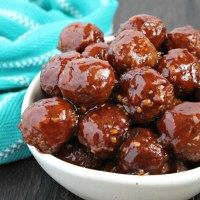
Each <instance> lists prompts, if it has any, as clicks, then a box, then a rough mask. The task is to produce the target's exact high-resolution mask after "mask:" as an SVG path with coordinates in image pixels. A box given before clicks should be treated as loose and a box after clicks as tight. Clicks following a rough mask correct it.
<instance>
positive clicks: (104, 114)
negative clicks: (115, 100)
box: [78, 105, 129, 159]
mask: <svg viewBox="0 0 200 200" xmlns="http://www.w3.org/2000/svg"><path fill="white" fill-rule="evenodd" d="M128 127H129V123H128V119H127V116H126V113H125V111H124V110H123V109H122V108H120V107H118V106H111V105H104V106H99V107H97V108H94V109H92V110H90V111H89V112H87V113H86V115H85V116H84V117H83V118H82V120H81V121H80V123H79V132H78V139H79V141H80V143H81V144H83V145H84V146H86V147H87V148H88V149H90V151H91V152H92V153H93V154H94V155H95V156H96V157H99V158H102V159H106V158H111V157H113V156H114V153H115V151H116V150H117V148H118V147H119V145H120V144H121V141H122V138H123V134H124V133H125V132H126V131H127V130H128Z"/></svg>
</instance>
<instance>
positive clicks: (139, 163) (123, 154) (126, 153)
mask: <svg viewBox="0 0 200 200" xmlns="http://www.w3.org/2000/svg"><path fill="white" fill-rule="evenodd" d="M118 163H119V164H118V165H119V169H120V171H121V172H123V173H130V174H138V175H144V174H165V173H167V172H168V170H169V164H168V154H167V152H166V151H165V150H164V148H163V147H162V145H161V144H159V143H158V142H157V137H156V136H155V135H154V134H153V133H152V132H151V130H150V129H145V128H136V129H133V130H131V136H130V137H129V138H128V139H127V140H126V141H125V142H124V143H123V144H122V146H121V147H120V151H119V162H118Z"/></svg>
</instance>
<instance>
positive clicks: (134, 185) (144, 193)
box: [22, 37, 200, 200]
mask: <svg viewBox="0 0 200 200" xmlns="http://www.w3.org/2000/svg"><path fill="white" fill-rule="evenodd" d="M111 39H112V37H110V38H107V41H109V40H111ZM39 77H40V74H38V75H37V76H36V77H35V78H34V80H33V81H32V83H31V84H30V86H29V88H28V90H27V92H26V94H25V97H24V101H23V104H22V113H23V111H24V110H25V109H26V108H27V107H28V106H29V105H31V104H32V103H33V102H35V101H37V100H39V99H41V97H42V92H41V89H40V78H39ZM28 147H29V149H30V151H31V152H32V154H33V156H34V157H35V159H36V160H37V161H38V163H39V164H40V165H41V167H42V168H43V169H44V170H45V171H46V172H47V173H48V174H49V175H50V176H51V177H52V178H53V179H54V180H56V181H57V182H58V183H59V184H61V185H62V186H63V187H65V188H66V189H68V190H69V191H71V192H73V193H74V194H76V195H78V196H79V197H81V198H83V199H88V200H184V199H185V200H187V199H189V198H191V197H193V196H195V195H196V194H198V193H199V192H200V167H198V168H196V169H192V170H188V171H185V172H180V173H174V174H166V175H149V176H137V175H124V174H114V173H109V172H103V171H97V170H92V169H86V168H83V167H79V166H76V165H73V164H70V163H67V162H64V161H62V160H60V159H58V158H56V157H54V156H52V155H50V154H43V153H40V152H39V151H38V150H37V149H36V148H35V147H33V146H30V145H28Z"/></svg>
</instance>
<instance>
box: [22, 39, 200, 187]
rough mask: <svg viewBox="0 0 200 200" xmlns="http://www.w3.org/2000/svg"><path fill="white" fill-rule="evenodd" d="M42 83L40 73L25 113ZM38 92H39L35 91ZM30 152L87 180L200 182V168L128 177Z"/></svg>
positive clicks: (30, 90) (150, 183) (157, 183)
mask: <svg viewBox="0 0 200 200" xmlns="http://www.w3.org/2000/svg"><path fill="white" fill-rule="evenodd" d="M112 39H113V37H109V38H108V39H107V41H108V40H112ZM39 81H40V73H38V74H37V76H36V77H35V78H34V79H33V81H32V82H31V84H30V86H29V87H28V89H27V91H26V94H25V96H24V101H23V104H22V110H21V112H22V113H23V112H24V110H25V109H26V108H27V107H28V106H29V105H30V104H32V99H33V96H34V95H35V93H33V91H34V89H35V86H36V85H37V84H38V82H39ZM35 92H37V91H35ZM28 147H29V149H30V151H31V152H32V153H33V155H35V156H36V157H38V158H40V159H41V160H42V161H44V162H46V163H49V164H50V165H52V166H53V167H54V168H57V169H59V170H60V169H62V170H63V169H64V170H65V171H67V172H68V173H71V174H74V175H76V176H82V177H87V179H98V180H102V181H105V180H106V181H107V182H111V183H113V182H116V183H120V184H126V185H127V184H130V185H133V184H137V185H140V186H141V185H143V186H144V185H145V186H157V187H158V188H159V187H166V184H169V183H170V184H171V185H177V184H180V183H181V184H182V185H184V184H188V182H194V179H196V181H198V180H199V179H200V167H197V168H195V169H191V170H188V171H184V172H179V173H173V174H164V175H148V176H138V175H126V174H116V173H110V172H104V171H99V170H93V169H87V168H84V167H79V166H76V165H73V164H70V163H67V162H65V161H62V160H60V159H58V158H56V157H54V156H53V155H50V154H44V153H41V152H39V151H38V150H37V149H36V148H35V147H33V146H30V145H28Z"/></svg>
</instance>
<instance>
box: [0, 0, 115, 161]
mask: <svg viewBox="0 0 200 200" xmlns="http://www.w3.org/2000/svg"><path fill="white" fill-rule="evenodd" d="M117 5H118V2H117V0H7V1H0V164H4V163H9V162H12V161H15V160H19V159H23V158H26V157H28V156H30V155H31V154H30V152H29V150H28V148H27V146H26V145H25V144H24V142H23V139H22V136H21V133H20V132H19V130H18V128H17V126H18V123H19V121H20V110H21V105H22V101H23V97H24V94H25V92H26V88H27V87H28V85H29V84H30V82H31V80H32V79H33V77H34V76H35V75H36V73H37V72H38V71H39V70H40V69H41V66H42V65H43V64H44V63H45V62H47V61H48V59H49V58H50V57H52V56H53V55H55V54H57V53H59V51H58V50H57V49H56V46H57V43H58V37H59V33H60V32H61V30H62V29H63V27H64V26H66V25H67V24H69V23H72V22H74V21H81V22H92V23H94V24H96V25H97V26H98V27H99V28H100V29H101V30H103V31H104V33H105V35H109V34H111V32H112V19H113V16H114V14H115V11H116V9H117Z"/></svg>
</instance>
